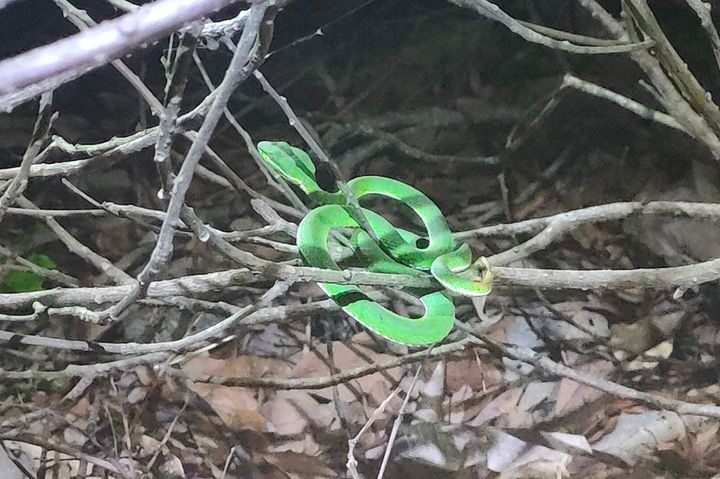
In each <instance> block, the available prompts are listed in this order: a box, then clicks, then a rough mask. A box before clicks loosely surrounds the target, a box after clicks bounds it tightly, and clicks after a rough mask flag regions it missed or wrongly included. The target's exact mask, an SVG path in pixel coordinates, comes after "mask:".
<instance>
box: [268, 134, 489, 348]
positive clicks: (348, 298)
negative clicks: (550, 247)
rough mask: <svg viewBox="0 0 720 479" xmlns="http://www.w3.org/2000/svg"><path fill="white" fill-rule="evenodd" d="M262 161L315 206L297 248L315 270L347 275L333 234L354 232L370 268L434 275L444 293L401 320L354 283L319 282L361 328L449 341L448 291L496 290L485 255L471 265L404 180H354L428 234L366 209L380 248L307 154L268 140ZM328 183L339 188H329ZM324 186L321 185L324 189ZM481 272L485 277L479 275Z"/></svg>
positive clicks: (410, 339)
mask: <svg viewBox="0 0 720 479" xmlns="http://www.w3.org/2000/svg"><path fill="white" fill-rule="evenodd" d="M257 149H258V152H259V153H260V157H261V158H262V159H263V161H264V163H265V164H266V165H267V166H268V167H269V169H270V170H271V171H272V172H273V173H274V174H275V175H276V176H278V177H280V178H282V179H284V180H285V181H287V182H288V183H289V184H291V185H293V186H294V187H296V188H297V189H299V190H301V191H302V192H303V193H304V195H305V197H306V198H307V203H308V205H309V206H315V207H314V208H313V209H312V210H310V212H309V213H308V214H307V215H306V216H305V217H304V218H303V220H302V221H301V222H300V225H299V226H298V231H297V247H298V250H299V252H300V255H301V257H302V258H303V260H304V262H305V263H306V264H307V265H308V266H313V267H318V268H326V269H331V270H341V268H340V266H338V264H337V262H336V261H335V260H334V259H333V258H332V256H331V255H330V252H329V251H328V238H329V236H330V234H331V233H332V231H333V230H335V229H344V228H351V229H354V230H355V233H354V234H353V237H352V241H353V245H354V247H355V249H356V250H357V251H359V252H360V253H361V255H362V256H363V257H364V258H365V259H366V268H367V269H368V270H369V271H374V272H381V273H404V274H411V275H416V276H417V275H419V274H422V273H423V272H426V271H429V272H430V273H431V274H432V276H433V277H434V278H435V279H436V280H437V281H438V282H439V283H440V284H441V285H442V286H443V287H444V288H445V290H443V291H436V292H432V293H428V294H425V295H423V296H422V297H420V301H421V302H422V304H423V306H424V309H425V312H424V314H423V315H422V316H421V317H419V318H408V317H405V316H401V315H399V314H397V313H395V312H393V311H390V310H389V309H387V308H385V307H384V306H382V305H381V304H378V303H377V302H375V301H373V300H372V299H370V298H369V297H368V296H367V295H366V294H365V293H363V292H362V290H360V288H358V287H357V286H354V285H344V284H334V283H320V287H321V288H322V289H323V291H324V292H325V293H326V294H327V295H328V296H329V297H331V298H332V299H333V300H334V301H335V303H337V305H338V306H340V307H341V308H342V309H343V310H344V311H345V312H346V313H347V314H349V315H350V316H351V317H353V318H354V319H355V320H356V321H358V322H359V323H360V324H362V325H363V326H365V327H366V328H368V329H370V330H371V331H373V332H375V333H376V334H378V335H380V336H382V337H384V338H386V339H388V340H390V341H394V342H397V343H401V344H407V345H412V346H421V345H426V344H432V343H435V342H438V341H441V340H442V339H444V338H445V337H446V336H447V335H448V334H449V333H450V331H451V329H452V327H453V324H454V320H455V306H454V305H453V302H452V299H451V298H450V296H449V295H448V292H451V293H455V294H459V295H463V296H486V295H487V294H489V293H490V291H491V290H492V274H491V272H490V268H489V266H488V264H487V261H485V258H480V260H479V261H478V262H476V263H473V262H472V253H471V251H470V247H469V246H468V245H466V244H457V243H456V242H454V241H453V238H452V234H451V233H450V229H449V228H448V225H447V222H446V221H445V217H444V216H443V214H442V212H441V211H440V209H439V208H438V207H437V205H435V203H433V202H432V200H430V198H428V197H427V196H426V195H425V194H423V193H422V192H421V191H419V190H417V189H415V188H413V187H412V186H410V185H407V184H405V183H403V182H401V181H398V180H394V179H392V178H386V177H381V176H360V177H357V178H353V179H351V180H350V181H348V183H347V188H348V190H349V191H350V192H351V193H352V195H354V197H355V198H357V199H360V198H362V197H364V196H367V195H380V196H385V197H389V198H392V199H394V200H397V201H399V202H402V203H404V204H405V205H407V206H408V207H410V208H411V209H412V210H413V211H414V212H415V214H417V216H418V217H419V218H420V219H421V220H422V222H423V224H424V226H425V229H426V231H427V236H426V237H422V236H418V235H416V234H414V233H412V232H409V231H406V230H403V229H400V228H395V227H394V226H393V225H392V224H391V223H390V222H389V221H387V220H386V219H385V218H383V217H382V216H380V215H379V214H377V213H375V212H374V211H372V210H369V209H366V208H362V213H363V214H364V216H365V218H366V219H367V224H369V225H370V227H371V228H372V230H373V232H374V235H375V237H376V238H378V241H379V243H376V242H375V241H373V240H372V239H371V236H370V235H369V234H368V233H367V232H365V231H364V230H363V229H362V228H361V221H359V220H358V219H357V216H356V213H355V211H356V210H354V209H353V208H351V207H350V206H348V205H347V199H346V197H345V196H344V195H343V193H341V192H340V191H335V192H333V191H329V190H330V189H332V188H334V187H336V184H335V182H334V179H333V180H328V179H327V178H326V176H328V175H327V174H325V173H323V172H322V171H318V169H316V167H315V164H314V163H313V161H312V160H311V159H310V157H309V156H308V154H307V153H305V152H304V151H303V150H301V149H299V148H295V147H293V146H291V145H289V144H288V143H285V142H271V141H262V142H260V143H259V144H258V146H257ZM326 183H328V184H329V183H332V184H331V185H329V186H328V185H326ZM321 185H322V186H321ZM478 263H480V264H482V266H480V265H479V264H478ZM480 269H482V270H483V271H482V274H478V273H479V271H480Z"/></svg>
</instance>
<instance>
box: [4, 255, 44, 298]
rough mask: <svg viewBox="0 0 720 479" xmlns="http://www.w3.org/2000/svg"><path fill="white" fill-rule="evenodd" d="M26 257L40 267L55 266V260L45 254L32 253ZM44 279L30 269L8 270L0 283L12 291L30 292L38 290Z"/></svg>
mask: <svg viewBox="0 0 720 479" xmlns="http://www.w3.org/2000/svg"><path fill="white" fill-rule="evenodd" d="M27 259H28V261H30V262H31V263H34V264H36V265H38V266H40V267H41V268H46V269H54V268H55V262H54V261H53V260H51V259H50V257H49V256H48V255H46V254H41V253H32V254H31V255H29V256H28V257H27ZM44 281H45V278H43V277H42V276H38V275H37V274H35V273H33V272H32V271H10V272H8V273H7V274H5V277H3V279H2V285H3V286H5V287H6V288H7V289H9V290H10V291H12V292H13V293H30V292H33V291H40V290H41V289H42V287H43V282H44Z"/></svg>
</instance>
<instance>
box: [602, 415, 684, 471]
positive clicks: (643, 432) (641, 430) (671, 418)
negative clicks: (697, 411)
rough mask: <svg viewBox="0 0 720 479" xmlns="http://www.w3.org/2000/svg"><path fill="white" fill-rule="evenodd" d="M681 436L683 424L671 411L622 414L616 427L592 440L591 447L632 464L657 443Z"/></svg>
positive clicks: (650, 450) (654, 447)
mask: <svg viewBox="0 0 720 479" xmlns="http://www.w3.org/2000/svg"><path fill="white" fill-rule="evenodd" d="M684 436H685V424H684V423H683V420H682V418H681V417H680V416H679V415H678V414H677V413H674V412H672V411H648V412H645V413H642V414H622V415H621V416H620V419H619V420H618V422H617V426H615V429H614V430H613V431H612V432H611V433H610V434H608V435H607V436H605V437H604V438H602V439H601V440H600V441H598V442H597V443H595V444H594V445H593V449H594V450H596V451H600V452H604V453H606V454H610V455H611V456H615V457H617V458H619V459H622V460H623V461H625V462H626V463H628V464H630V465H633V464H635V462H637V460H638V459H640V458H642V457H647V456H648V455H649V454H651V453H652V452H653V451H654V450H656V449H657V446H658V444H660V443H662V442H665V441H675V440H678V439H680V438H682V437H684Z"/></svg>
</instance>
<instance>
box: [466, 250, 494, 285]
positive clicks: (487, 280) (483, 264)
mask: <svg viewBox="0 0 720 479" xmlns="http://www.w3.org/2000/svg"><path fill="white" fill-rule="evenodd" d="M471 268H472V269H473V270H475V271H480V270H482V275H481V276H480V282H481V283H482V284H484V285H486V286H488V287H492V282H493V274H492V270H491V269H490V263H489V262H488V260H487V258H486V257H485V256H481V257H480V258H478V259H477V260H476V261H475V262H474V263H473V264H472V266H471Z"/></svg>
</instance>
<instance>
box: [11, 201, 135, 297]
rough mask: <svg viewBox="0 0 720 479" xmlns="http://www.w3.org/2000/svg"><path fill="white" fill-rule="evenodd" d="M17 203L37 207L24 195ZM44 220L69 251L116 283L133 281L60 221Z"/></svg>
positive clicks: (48, 218)
mask: <svg viewBox="0 0 720 479" xmlns="http://www.w3.org/2000/svg"><path fill="white" fill-rule="evenodd" d="M17 203H18V204H19V205H20V206H22V207H23V208H35V209H37V206H36V205H35V204H34V203H33V202H32V201H30V200H28V199H27V198H25V197H24V196H20V197H18V198H17ZM44 220H45V224H47V225H48V227H49V228H50V229H51V230H52V231H53V233H55V234H56V235H57V237H58V239H59V240H60V241H62V242H63V243H64V244H65V246H67V248H68V249H69V250H70V251H71V252H73V253H75V254H76V255H78V256H79V257H80V258H82V259H84V260H85V261H87V262H88V263H90V264H91V265H93V266H95V267H96V268H97V269H99V270H100V271H102V272H103V273H105V274H107V275H108V276H109V277H111V278H112V279H113V280H114V281H115V282H116V283H119V284H127V283H129V282H132V281H133V278H132V276H130V275H129V274H127V273H126V272H125V271H123V270H121V269H119V268H116V267H115V265H113V264H112V263H111V262H110V260H108V259H107V258H104V257H103V256H100V255H99V254H97V253H96V252H94V251H93V250H91V249H90V248H88V247H87V246H85V245H84V244H82V243H81V242H80V241H78V240H77V239H76V238H75V237H74V236H73V235H71V234H70V233H69V232H68V231H67V230H66V229H65V228H63V227H62V226H61V225H60V223H58V222H57V221H56V220H55V219H54V218H50V217H45V218H44Z"/></svg>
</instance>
